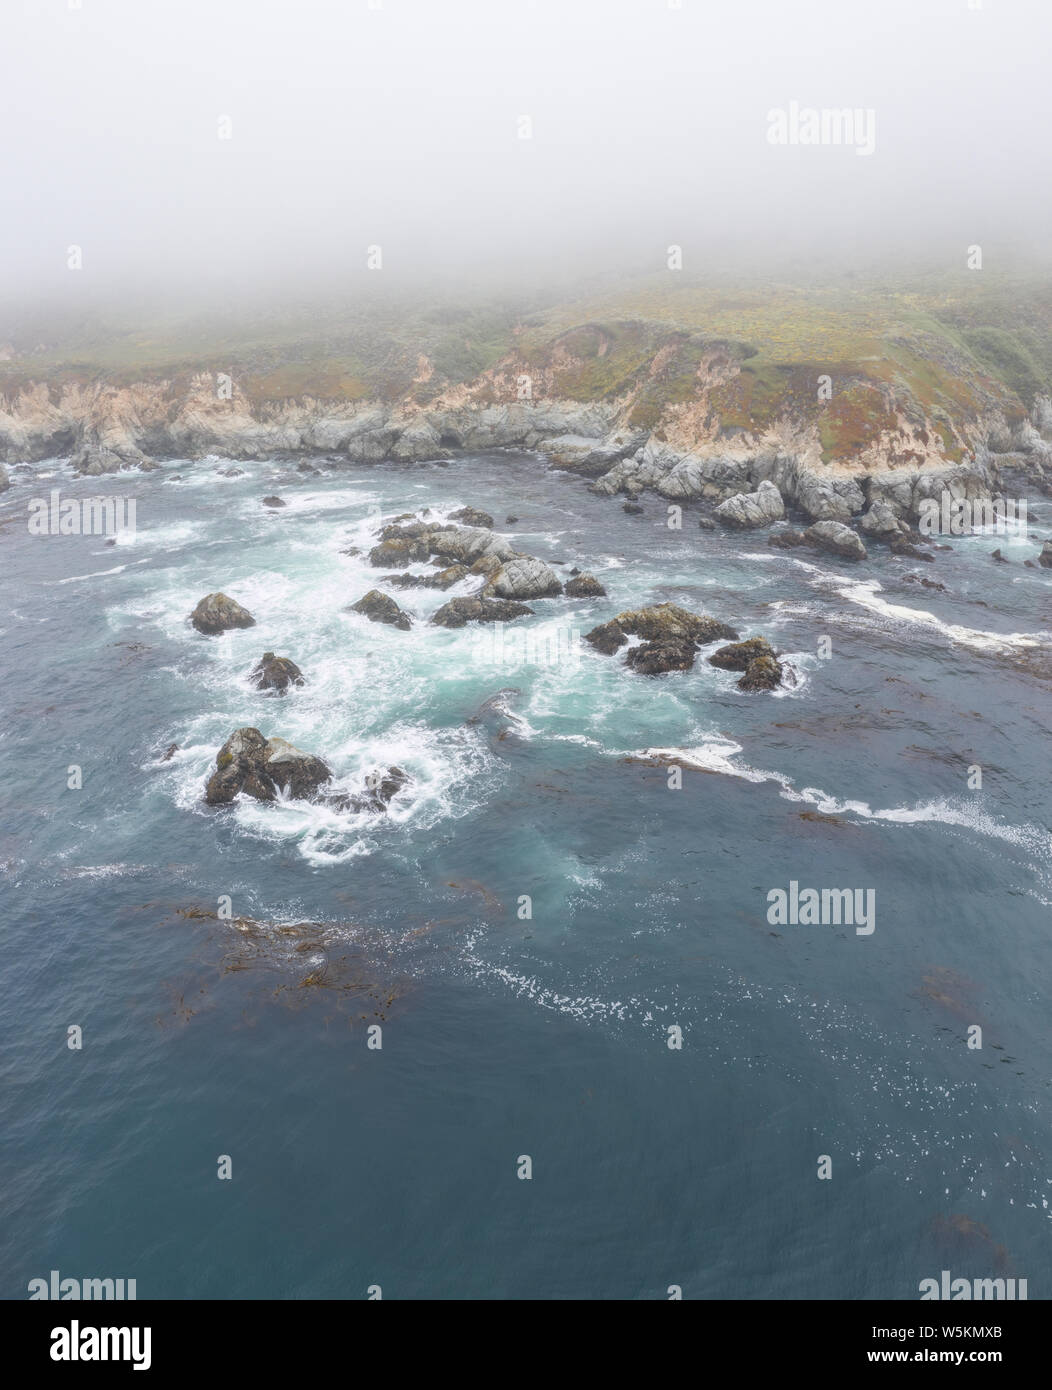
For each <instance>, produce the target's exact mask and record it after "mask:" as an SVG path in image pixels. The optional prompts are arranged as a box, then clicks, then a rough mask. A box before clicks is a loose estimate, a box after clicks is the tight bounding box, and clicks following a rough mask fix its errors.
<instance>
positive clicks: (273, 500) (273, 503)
mask: <svg viewBox="0 0 1052 1390" xmlns="http://www.w3.org/2000/svg"><path fill="white" fill-rule="evenodd" d="M263 505H264V507H287V506H288V505H289V504H288V503H287V502H283V501H282V499H281V498H280V497H264V498H263Z"/></svg>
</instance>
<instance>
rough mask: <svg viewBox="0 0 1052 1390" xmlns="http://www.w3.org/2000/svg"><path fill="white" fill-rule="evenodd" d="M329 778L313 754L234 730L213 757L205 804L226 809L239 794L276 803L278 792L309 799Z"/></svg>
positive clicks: (250, 730)
mask: <svg viewBox="0 0 1052 1390" xmlns="http://www.w3.org/2000/svg"><path fill="white" fill-rule="evenodd" d="M331 777H332V773H331V772H330V771H329V769H328V767H326V765H325V763H323V762H322V760H321V759H320V758H317V757H315V756H314V754H313V753H304V752H303V750H302V749H300V748H297V747H296V746H295V745H294V744H292V743H289V742H287V740H285V739H283V738H271V739H267V738H264V737H263V735H262V734H261V733H260V731H259V730H258V729H254V728H243V729H237V730H236V731H235V732H234V733H233V734H231V736H230V737H229V738H228V739H227V741H226V743H224V744H223V746H222V748H221V749H220V750H219V752H218V753H217V755H216V770H215V772H213V773H212V775H211V777H209V779H208V783H207V785H206V787H205V801H206V802H207V803H208V805H209V806H226V805H229V803H230V802H232V801H233V800H234V798H235V797H237V796H238V795H240V794H242V793H243V794H244V795H246V796H252V797H255V799H256V800H257V801H276V800H277V799H278V795H279V793H280V794H282V795H284V796H286V797H290V798H292V799H294V800H297V801H302V800H308V799H310V798H312V797H313V796H314V795H315V794H316V793H317V791H318V789H319V788H320V787H321V786H323V785H324V783H326V782H328V781H329V780H330V779H331Z"/></svg>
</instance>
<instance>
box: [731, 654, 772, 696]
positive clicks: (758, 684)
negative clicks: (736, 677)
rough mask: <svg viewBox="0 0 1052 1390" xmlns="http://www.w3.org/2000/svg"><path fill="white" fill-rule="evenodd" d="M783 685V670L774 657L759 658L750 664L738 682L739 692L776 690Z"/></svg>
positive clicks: (755, 658)
mask: <svg viewBox="0 0 1052 1390" xmlns="http://www.w3.org/2000/svg"><path fill="white" fill-rule="evenodd" d="M781 683H782V668H781V666H780V665H779V664H778V662H777V661H775V659H774V657H773V656H757V657H754V658H753V659H752V661H750V662H749V665H748V667H747V668H746V671H745V675H744V676H742V678H741V680H740V681H739V682H738V689H739V690H776V689H777V688H778V686H779V685H781Z"/></svg>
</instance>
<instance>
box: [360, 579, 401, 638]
mask: <svg viewBox="0 0 1052 1390" xmlns="http://www.w3.org/2000/svg"><path fill="white" fill-rule="evenodd" d="M347 611H348V612H349V613H361V615H362V616H363V617H365V618H368V619H369V621H370V622H371V623H387V624H388V625H389V626H391V627H397V628H400V629H401V631H402V632H408V631H409V629H410V628H411V627H412V626H413V620H412V618H411V617H410V616H409V614H408V613H404V612H403V611H402V609H401V608H399V606H398V604H397V603H395V601H394V599H393V598H392V597H391V595H390V594H385V593H381V591H380V590H379V589H370V590H369V592H368V593H367V594H366V595H365V596H364V597H363V598H360V599H359V600H358V602H357V603H352V604H351V605H350V607H349V608H348V610H347Z"/></svg>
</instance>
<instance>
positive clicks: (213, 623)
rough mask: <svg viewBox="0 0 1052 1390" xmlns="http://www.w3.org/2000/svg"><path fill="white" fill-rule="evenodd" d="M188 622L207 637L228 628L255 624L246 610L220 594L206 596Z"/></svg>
mask: <svg viewBox="0 0 1052 1390" xmlns="http://www.w3.org/2000/svg"><path fill="white" fill-rule="evenodd" d="M190 621H191V623H193V625H194V627H195V628H197V630H198V632H203V633H204V634H205V635H206V636H208V637H214V636H216V635H217V634H218V633H220V632H226V631H227V630H228V629H230V628H238V627H254V626H255V623H256V620H255V618H253V616H252V614H251V613H250V612H249V611H248V609H247V608H242V607H241V605H240V603H235V601H234V600H233V599H232V598H228V597H227V596H226V594H221V593H215V594H206V595H205V597H204V598H203V599H202V600H201V601H200V603H199V604H198V605H197V607H196V608H195V609H194V611H193V612H192V613H191V614H190Z"/></svg>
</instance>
